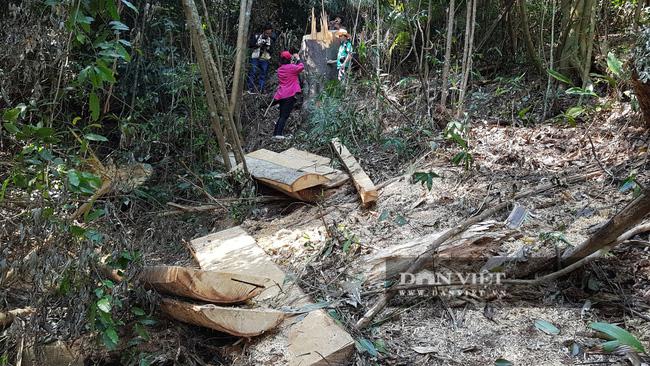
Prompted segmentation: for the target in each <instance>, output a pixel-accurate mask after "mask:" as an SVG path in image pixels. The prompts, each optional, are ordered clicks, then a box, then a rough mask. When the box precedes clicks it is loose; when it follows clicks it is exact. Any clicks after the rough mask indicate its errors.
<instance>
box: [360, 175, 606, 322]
mask: <svg viewBox="0 0 650 366" xmlns="http://www.w3.org/2000/svg"><path fill="white" fill-rule="evenodd" d="M594 173H596V174H598V173H599V172H597V171H596V172H590V173H587V174H583V175H578V176H573V177H569V178H568V179H567V180H566V181H565V182H562V183H564V184H573V183H577V182H581V181H584V180H586V179H587V178H589V177H590V176H591V175H593V174H594ZM559 185H560V182H559V181H555V182H552V183H548V184H545V185H542V186H541V187H538V188H535V189H532V190H529V191H526V192H523V193H520V194H518V195H516V196H515V197H513V198H512V199H511V200H508V201H506V202H503V203H500V204H498V205H496V206H495V207H493V208H491V209H489V210H487V211H484V212H483V213H482V214H480V215H477V216H474V217H470V218H468V219H466V220H465V221H463V222H461V223H459V224H458V225H456V226H455V227H453V228H450V229H448V230H447V231H445V232H443V233H442V235H440V236H439V237H437V238H436V239H435V240H433V242H432V243H430V244H429V246H428V247H427V249H426V250H425V251H424V252H423V253H422V254H420V255H419V256H418V257H417V258H416V259H415V260H413V261H412V262H411V264H410V266H409V267H408V269H406V270H405V271H402V270H399V271H398V272H407V273H417V272H419V271H420V270H422V269H423V268H424V266H425V265H426V263H427V262H428V259H429V258H428V257H429V256H431V255H433V254H434V252H435V251H436V249H438V247H439V246H440V245H442V244H443V243H444V242H446V241H447V240H449V239H451V238H453V237H454V236H456V235H458V234H460V233H462V232H463V231H465V230H467V228H469V227H470V226H472V225H474V224H476V223H478V222H481V221H483V220H485V219H487V218H489V217H490V216H492V215H494V214H496V213H498V212H499V211H501V210H503V209H505V208H506V207H508V206H510V205H511V204H513V203H514V202H515V201H516V200H520V199H523V198H527V197H530V196H534V195H537V194H540V193H543V192H546V191H548V190H550V189H553V188H555V187H557V186H559ZM431 238H432V235H428V236H425V237H424V238H422V239H420V240H419V241H420V242H422V244H425V243H427V242H428V241H429V240H431ZM394 296H395V292H394V291H389V292H385V293H384V294H382V296H381V297H380V298H379V299H378V300H377V302H375V304H374V305H373V306H372V307H371V308H370V309H369V310H368V311H367V312H366V313H365V314H364V315H363V317H362V318H361V319H359V321H357V323H356V326H357V327H358V328H365V327H367V326H368V325H369V324H370V322H371V321H372V319H374V317H375V316H377V314H379V313H380V312H381V311H382V310H383V309H384V307H386V305H387V304H388V301H390V300H391V299H392V298H393V297H394Z"/></svg>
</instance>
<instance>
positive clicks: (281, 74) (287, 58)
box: [273, 51, 305, 139]
mask: <svg viewBox="0 0 650 366" xmlns="http://www.w3.org/2000/svg"><path fill="white" fill-rule="evenodd" d="M291 57H292V55H291V53H289V51H282V53H280V67H279V68H278V90H277V91H276V92H275V95H274V96H273V103H274V104H275V103H277V104H280V118H278V121H277V122H276V123H275V130H274V131H273V138H274V139H284V138H285V137H284V134H283V131H284V124H285V123H286V122H287V119H289V115H290V114H291V111H292V110H293V107H294V105H295V104H296V94H298V93H301V92H302V89H300V80H299V79H298V75H299V74H300V73H301V72H302V70H304V69H305V66H304V65H303V64H302V62H301V61H300V58H299V57H298V54H294V55H293V57H295V58H296V63H295V64H294V63H291Z"/></svg>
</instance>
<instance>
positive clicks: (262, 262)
mask: <svg viewBox="0 0 650 366" xmlns="http://www.w3.org/2000/svg"><path fill="white" fill-rule="evenodd" d="M190 246H191V248H192V250H193V253H192V254H193V255H194V258H195V259H196V261H197V262H198V264H199V266H200V267H201V269H204V270H220V271H224V272H229V273H237V274H245V275H254V276H259V277H265V278H268V279H270V282H269V284H268V286H267V287H266V288H265V289H264V290H263V291H262V293H261V294H259V295H258V296H257V297H256V298H255V300H264V299H269V298H273V297H275V296H276V295H277V294H278V293H279V292H280V289H281V288H282V285H283V283H284V279H285V274H284V272H283V271H282V269H280V267H278V265H277V264H275V263H274V262H273V261H272V260H271V258H269V256H268V255H266V253H265V252H264V250H262V248H260V247H259V246H258V245H257V243H256V242H255V239H253V237H252V236H250V235H248V233H247V232H246V231H244V229H242V228H241V227H240V226H235V227H232V228H230V229H227V230H223V231H219V232H217V233H213V234H210V235H207V236H204V237H201V238H198V239H194V240H192V241H191V242H190Z"/></svg>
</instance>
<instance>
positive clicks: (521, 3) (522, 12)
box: [517, 0, 544, 75]
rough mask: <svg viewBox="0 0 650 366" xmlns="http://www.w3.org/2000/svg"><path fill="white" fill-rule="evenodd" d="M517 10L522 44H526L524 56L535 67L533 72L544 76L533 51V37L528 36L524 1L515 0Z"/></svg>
mask: <svg viewBox="0 0 650 366" xmlns="http://www.w3.org/2000/svg"><path fill="white" fill-rule="evenodd" d="M517 8H518V10H519V19H520V20H521V23H519V24H520V25H521V26H520V30H521V33H522V34H523V35H524V42H525V43H526V54H527V55H528V59H529V60H530V62H532V64H533V66H535V70H536V71H537V72H538V73H539V74H540V75H543V74H544V68H543V67H542V62H541V61H540V60H539V56H538V55H537V52H536V51H535V44H533V37H532V36H531V35H530V29H529V28H528V12H527V11H526V3H525V0H517Z"/></svg>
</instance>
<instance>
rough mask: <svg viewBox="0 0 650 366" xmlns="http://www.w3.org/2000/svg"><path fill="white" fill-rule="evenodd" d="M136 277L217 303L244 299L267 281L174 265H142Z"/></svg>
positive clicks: (164, 289) (166, 289)
mask: <svg viewBox="0 0 650 366" xmlns="http://www.w3.org/2000/svg"><path fill="white" fill-rule="evenodd" d="M140 280H141V281H143V282H144V283H146V284H147V285H149V286H151V287H153V288H154V289H156V290H158V291H160V292H163V293H168V294H173V295H178V296H184V297H189V298H192V299H196V300H203V301H208V302H214V303H218V304H236V303H241V302H245V301H247V300H250V299H252V298H253V297H255V296H257V295H259V294H260V293H261V292H262V290H264V289H265V288H266V287H268V286H270V284H271V280H270V279H268V278H265V277H258V276H250V275H246V274H237V273H228V272H218V271H202V270H197V269H193V268H184V267H178V266H152V267H144V268H143V270H142V272H141V274H140Z"/></svg>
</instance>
